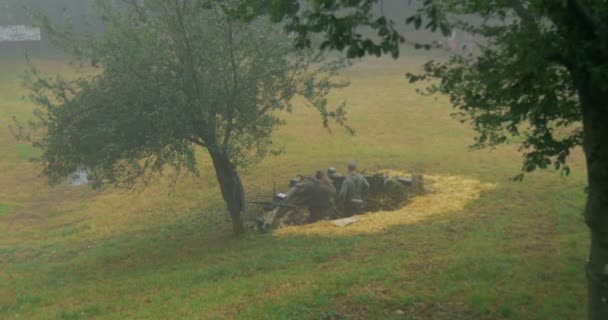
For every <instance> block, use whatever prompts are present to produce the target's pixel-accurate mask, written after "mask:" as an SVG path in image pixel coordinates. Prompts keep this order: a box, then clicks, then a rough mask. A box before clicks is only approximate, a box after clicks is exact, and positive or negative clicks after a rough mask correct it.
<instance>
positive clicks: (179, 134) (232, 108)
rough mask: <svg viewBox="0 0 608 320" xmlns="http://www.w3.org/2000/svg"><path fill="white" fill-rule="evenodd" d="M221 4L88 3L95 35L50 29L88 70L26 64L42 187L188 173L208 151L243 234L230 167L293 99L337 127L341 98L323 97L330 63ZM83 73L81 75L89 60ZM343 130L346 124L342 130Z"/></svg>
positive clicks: (262, 150)
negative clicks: (72, 178)
mask: <svg viewBox="0 0 608 320" xmlns="http://www.w3.org/2000/svg"><path fill="white" fill-rule="evenodd" d="M232 4H233V2H231V1H222V2H210V1H202V0H201V1H198V0H197V1H195V0H172V1H165V0H146V1H145V2H144V1H118V2H108V1H97V5H98V6H99V14H100V19H101V20H102V21H103V24H104V28H105V30H106V32H105V33H103V34H98V35H95V34H91V33H85V34H84V35H81V36H79V34H83V33H82V32H74V31H73V30H72V29H71V28H69V26H68V27H66V28H65V29H61V30H60V29H58V28H56V27H54V26H53V25H52V23H51V22H50V21H49V20H48V19H46V18H45V17H44V16H41V25H42V26H43V27H44V29H45V30H46V31H47V32H49V34H51V37H52V39H53V40H54V41H55V43H56V44H58V45H59V46H61V47H62V48H64V49H65V50H66V51H68V52H69V53H71V54H73V55H74V57H75V60H76V62H77V65H78V64H80V65H83V66H85V67H87V68H86V69H85V71H86V72H85V73H81V75H80V76H78V77H76V78H75V79H66V78H63V77H61V76H59V75H58V76H55V77H47V76H44V75H43V74H41V73H40V72H38V71H37V70H36V69H32V71H31V72H30V73H29V75H28V78H27V79H26V83H27V85H28V87H29V88H30V89H31V98H32V99H33V101H34V102H35V103H36V105H37V106H38V108H37V110H36V112H35V115H36V116H37V117H36V120H35V121H34V122H33V123H32V124H31V125H32V128H33V129H34V130H33V136H32V139H33V141H34V145H35V146H36V147H38V148H40V149H41V150H42V155H41V157H40V160H41V161H42V163H43V173H44V175H46V176H48V177H49V181H50V183H52V184H56V183H59V182H61V181H62V180H63V179H64V178H65V177H66V176H68V175H70V174H71V173H72V172H74V170H77V169H86V170H87V172H88V173H89V176H90V178H91V179H92V180H93V181H95V186H100V185H104V184H116V185H123V186H127V187H136V186H140V185H141V184H142V183H143V184H147V183H149V182H150V181H151V180H152V179H153V178H154V176H155V173H159V172H162V171H163V169H164V168H165V167H172V168H174V171H173V173H174V174H175V175H174V177H175V178H176V179H177V177H178V176H179V173H180V172H181V171H183V170H185V171H187V172H190V173H193V174H199V172H198V169H197V159H196V156H195V149H196V147H200V148H202V149H203V150H206V151H207V153H208V154H209V156H210V158H211V161H212V163H213V167H214V169H215V174H216V177H217V180H218V182H219V186H220V189H221V193H222V196H223V198H224V200H225V202H226V205H227V207H228V210H229V212H230V215H231V218H232V224H233V229H234V232H235V233H237V234H240V233H243V232H244V221H243V211H244V210H245V204H244V192H243V185H242V182H241V179H240V177H239V175H238V169H239V168H242V167H244V166H247V165H250V164H252V163H255V162H256V161H259V160H260V159H262V158H263V157H264V156H266V155H268V154H270V153H274V152H277V151H279V150H277V148H275V147H274V146H273V144H272V133H273V132H274V131H275V130H276V129H277V128H278V127H279V126H281V125H282V124H284V120H282V119H281V118H280V114H281V113H280V112H281V111H287V112H289V111H291V110H292V108H293V107H294V106H295V105H294V103H293V101H294V98H295V97H298V96H299V97H302V98H303V99H301V100H299V101H304V102H302V103H306V104H307V105H309V106H311V107H313V108H315V109H316V110H318V111H319V113H320V114H321V116H322V118H323V124H324V125H325V126H326V127H327V126H328V125H329V121H330V120H335V121H336V122H337V123H339V124H341V125H345V124H344V120H345V109H344V105H343V104H342V105H339V106H338V107H337V108H335V109H334V110H330V109H329V107H328V102H327V99H326V96H327V94H328V93H329V92H330V91H331V90H332V89H334V88H341V87H343V86H345V85H346V83H345V82H341V81H335V80H333V79H335V77H334V75H335V74H336V72H337V70H338V69H339V67H340V64H339V63H336V62H324V60H323V56H322V55H320V54H318V53H314V52H313V51H312V50H295V49H294V47H293V40H292V39H290V38H289V36H288V35H287V34H286V33H285V32H283V30H282V29H281V28H280V27H278V26H275V25H273V24H271V23H269V22H268V21H267V19H265V18H256V19H251V20H250V21H248V22H246V23H244V22H241V21H237V20H234V19H233V18H232V17H231V15H229V14H228V13H229V12H230V11H231V10H232ZM91 65H92V66H93V68H94V70H93V71H91V70H90V68H88V67H90V66H91ZM346 128H347V129H348V127H347V126H346Z"/></svg>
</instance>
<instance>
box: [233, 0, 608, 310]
mask: <svg viewBox="0 0 608 320" xmlns="http://www.w3.org/2000/svg"><path fill="white" fill-rule="evenodd" d="M379 2H382V0H380V1H378V0H310V1H308V2H306V3H307V6H306V7H304V6H300V5H299V2H298V1H296V0H289V1H278V0H250V1H248V3H247V4H246V5H244V6H243V8H248V9H243V10H242V11H243V12H247V11H248V10H249V11H250V10H251V9H252V8H257V9H258V10H263V11H265V12H267V13H269V14H270V16H271V17H272V18H273V19H274V20H275V21H285V22H286V23H287V26H288V29H290V30H293V31H295V32H297V33H298V35H299V39H300V41H299V43H300V45H302V46H308V45H310V43H309V42H308V41H307V37H308V35H309V34H310V33H321V34H323V38H324V41H323V43H322V46H323V47H324V48H330V49H337V50H346V52H347V55H348V56H350V57H355V56H363V55H366V54H375V55H382V54H386V53H390V54H392V55H393V56H394V57H396V56H398V54H399V51H398V50H399V46H400V45H401V44H403V43H404V42H407V38H405V37H404V36H403V35H400V34H399V32H397V31H396V29H395V28H394V22H393V21H389V20H387V19H385V18H383V17H377V16H374V15H373V14H372V13H373V11H372V8H373V5H374V4H377V3H379ZM417 4H418V5H419V10H418V12H417V14H415V15H413V16H410V17H403V18H404V20H405V21H406V23H408V24H413V25H414V26H415V27H416V28H427V29H431V30H432V31H442V32H443V33H446V34H447V32H448V31H449V30H450V29H452V28H460V29H462V30H465V31H467V32H469V33H471V34H473V35H475V36H476V37H477V39H478V40H479V43H480V47H479V50H478V52H476V53H474V54H471V55H468V56H458V55H456V56H453V57H452V58H450V59H449V60H448V61H443V62H433V61H430V62H428V63H427V64H426V65H425V69H424V70H425V71H424V73H423V74H419V75H414V74H409V75H408V78H409V79H410V81H412V82H415V81H421V80H438V81H439V83H438V84H435V85H431V86H430V87H429V88H428V93H443V94H447V95H448V96H449V97H450V99H451V102H452V104H453V105H454V107H455V108H456V109H457V110H458V111H457V112H456V116H457V117H459V118H460V119H462V120H465V121H471V123H472V124H473V127H474V128H475V130H476V131H477V132H478V133H479V135H478V137H477V139H476V142H475V146H477V147H488V146H495V145H498V144H502V143H505V142H507V141H508V139H509V137H510V136H513V135H516V136H521V137H522V138H523V139H522V141H523V142H522V144H521V150H522V152H523V154H524V163H523V167H522V172H524V173H525V172H530V171H533V170H535V169H537V168H547V167H550V166H553V167H555V168H556V169H558V170H561V171H562V172H563V173H566V174H567V173H568V172H569V168H568V166H567V159H568V156H569V155H570V152H571V150H572V149H573V148H575V147H577V146H581V145H582V147H583V150H584V154H585V157H586V162H587V173H588V190H587V204H586V210H585V221H586V224H587V225H588V227H589V229H590V231H591V250H590V257H589V263H588V266H587V277H588V279H589V319H594V320H599V319H608V1H605V0H559V1H558V0H420V1H417ZM471 17H473V18H474V19H475V20H479V21H478V22H476V23H471V22H467V20H466V19H465V18H471ZM360 26H367V27H371V28H372V29H374V30H376V33H377V37H375V39H371V38H366V37H363V36H362V35H361V34H360V33H359V32H358V30H359V29H358V27H360ZM414 45H415V46H417V47H418V48H427V49H428V48H431V47H434V46H437V44H435V43H414ZM521 177H522V176H521V175H520V176H519V178H521Z"/></svg>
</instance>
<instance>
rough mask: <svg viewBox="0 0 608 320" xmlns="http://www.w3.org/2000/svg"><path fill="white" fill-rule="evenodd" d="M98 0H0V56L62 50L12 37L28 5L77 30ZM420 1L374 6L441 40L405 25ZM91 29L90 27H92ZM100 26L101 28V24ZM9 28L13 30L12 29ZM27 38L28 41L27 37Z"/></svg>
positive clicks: (410, 33) (415, 37) (419, 37)
mask: <svg viewBox="0 0 608 320" xmlns="http://www.w3.org/2000/svg"><path fill="white" fill-rule="evenodd" d="M94 2H95V0H0V33H3V34H0V57H15V56H19V55H23V52H24V50H27V51H28V52H29V53H30V54H31V55H34V56H43V57H46V56H52V57H54V56H57V55H60V53H61V52H60V51H59V50H58V49H56V48H53V47H52V46H51V45H50V43H49V41H48V37H47V35H45V34H44V32H42V33H41V35H40V38H41V40H40V41H37V40H32V39H31V36H30V37H28V36H21V37H17V39H16V40H18V41H16V40H15V39H13V40H11V39H9V38H11V37H13V36H12V35H11V34H10V33H11V32H13V33H14V29H15V28H16V27H15V26H19V27H18V28H20V30H21V29H22V28H23V26H25V27H32V26H33V25H34V23H33V22H32V21H31V19H30V17H29V16H28V14H27V12H26V10H25V9H24V8H25V7H29V8H32V9H33V10H40V11H42V12H44V13H45V14H46V15H47V16H48V17H49V18H50V19H51V20H52V21H54V22H57V23H61V22H63V21H64V20H66V19H70V21H71V22H72V23H73V24H74V26H75V27H76V29H79V28H84V27H85V25H86V22H87V20H90V19H91V15H92V14H93V15H94V13H95V12H94ZM416 3H417V1H414V0H412V1H409V0H384V1H379V3H378V5H377V6H376V8H375V13H376V14H377V15H384V16H386V17H387V18H389V19H392V20H394V21H395V23H396V26H397V28H398V29H399V30H400V31H402V33H403V34H404V35H406V36H407V38H408V40H412V41H418V42H429V41H432V40H442V39H443V38H444V37H442V36H441V35H438V34H433V33H431V32H427V31H416V30H413V29H412V28H408V27H406V26H405V19H406V18H407V17H409V16H411V15H412V14H414V13H415V12H416V9H417V7H418V6H417V5H416ZM89 28H90V27H89ZM96 28H97V29H99V30H100V29H101V28H100V27H99V26H97V27H96ZM9 29H10V30H9ZM362 32H363V33H364V34H365V35H368V36H369V35H373V33H371V32H370V31H369V30H362ZM23 38H26V39H27V40H24V39H23Z"/></svg>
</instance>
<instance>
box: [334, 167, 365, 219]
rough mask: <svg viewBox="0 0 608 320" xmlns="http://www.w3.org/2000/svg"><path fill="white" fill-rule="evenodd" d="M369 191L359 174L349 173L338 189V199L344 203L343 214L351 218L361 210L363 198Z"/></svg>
mask: <svg viewBox="0 0 608 320" xmlns="http://www.w3.org/2000/svg"><path fill="white" fill-rule="evenodd" d="M368 190H369V183H368V182H367V180H366V179H365V177H363V175H361V174H360V173H351V174H349V175H347V176H346V178H344V182H343V183H342V188H341V189H340V199H342V201H343V203H344V214H345V215H346V216H347V217H350V216H353V215H355V214H357V213H359V211H361V209H362V208H363V204H364V203H363V201H364V197H365V195H366V194H367V191H368Z"/></svg>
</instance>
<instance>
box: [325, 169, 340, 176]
mask: <svg viewBox="0 0 608 320" xmlns="http://www.w3.org/2000/svg"><path fill="white" fill-rule="evenodd" d="M336 173H338V170H336V168H334V167H329V168H328V169H327V175H328V176H330V177H331V176H335V175H336Z"/></svg>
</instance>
